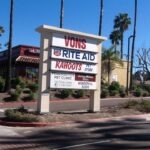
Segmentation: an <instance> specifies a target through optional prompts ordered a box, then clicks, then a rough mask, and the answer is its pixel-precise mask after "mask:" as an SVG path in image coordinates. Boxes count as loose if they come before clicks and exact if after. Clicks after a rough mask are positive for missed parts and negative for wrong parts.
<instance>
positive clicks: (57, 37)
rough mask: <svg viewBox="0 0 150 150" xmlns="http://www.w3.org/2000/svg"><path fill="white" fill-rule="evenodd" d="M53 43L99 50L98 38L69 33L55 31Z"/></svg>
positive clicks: (74, 47)
mask: <svg viewBox="0 0 150 150" xmlns="http://www.w3.org/2000/svg"><path fill="white" fill-rule="evenodd" d="M52 45H53V46H58V47H65V48H71V49H78V50H86V51H93V52H98V49H97V42H96V40H93V39H89V38H84V37H77V36H74V35H73V36H72V35H67V34H59V33H53V39H52Z"/></svg>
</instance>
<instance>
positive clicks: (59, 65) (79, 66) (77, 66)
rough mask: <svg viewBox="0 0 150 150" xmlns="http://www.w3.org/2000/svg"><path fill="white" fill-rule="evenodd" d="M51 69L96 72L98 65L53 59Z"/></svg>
mask: <svg viewBox="0 0 150 150" xmlns="http://www.w3.org/2000/svg"><path fill="white" fill-rule="evenodd" d="M51 70H56V71H68V72H81V73H89V74H96V73H97V66H96V64H89V63H81V62H75V61H62V60H51Z"/></svg>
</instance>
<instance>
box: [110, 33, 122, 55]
mask: <svg viewBox="0 0 150 150" xmlns="http://www.w3.org/2000/svg"><path fill="white" fill-rule="evenodd" d="M109 38H110V40H111V43H112V44H113V45H114V48H115V53H116V51H117V45H119V44H120V39H121V35H120V31H119V30H114V31H112V32H111V34H110V36H109Z"/></svg>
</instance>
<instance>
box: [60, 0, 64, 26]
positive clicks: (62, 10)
mask: <svg viewBox="0 0 150 150" xmlns="http://www.w3.org/2000/svg"><path fill="white" fill-rule="evenodd" d="M63 18H64V0H61V7H60V28H62V27H63Z"/></svg>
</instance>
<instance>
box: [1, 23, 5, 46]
mask: <svg viewBox="0 0 150 150" xmlns="http://www.w3.org/2000/svg"><path fill="white" fill-rule="evenodd" d="M2 33H4V28H3V27H2V26H0V36H2ZM0 48H1V43H0Z"/></svg>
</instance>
